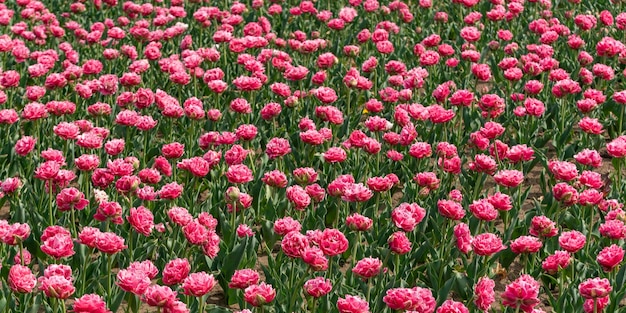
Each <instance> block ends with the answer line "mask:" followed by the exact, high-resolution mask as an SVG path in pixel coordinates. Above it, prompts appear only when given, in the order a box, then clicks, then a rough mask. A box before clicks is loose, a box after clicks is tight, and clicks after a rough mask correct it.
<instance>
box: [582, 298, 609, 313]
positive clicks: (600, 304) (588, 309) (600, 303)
mask: <svg viewBox="0 0 626 313" xmlns="http://www.w3.org/2000/svg"><path fill="white" fill-rule="evenodd" d="M608 304H609V296H606V297H603V298H593V299H587V300H585V303H584V304H583V310H584V311H585V313H594V307H595V309H596V312H604V308H605V307H606V306H607V305H608Z"/></svg>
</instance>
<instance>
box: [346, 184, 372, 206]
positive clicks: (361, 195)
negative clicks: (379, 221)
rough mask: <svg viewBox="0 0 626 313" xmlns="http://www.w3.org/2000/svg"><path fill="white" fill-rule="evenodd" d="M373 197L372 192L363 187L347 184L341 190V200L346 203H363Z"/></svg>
mask: <svg viewBox="0 0 626 313" xmlns="http://www.w3.org/2000/svg"><path fill="white" fill-rule="evenodd" d="M372 196H373V193H372V191H371V190H370V189H369V188H367V187H366V186H365V185H363V184H361V183H358V184H349V185H347V186H346V187H345V188H344V189H343V195H342V196H341V199H342V200H344V201H348V202H365V201H367V200H369V199H370V198H371V197H372Z"/></svg>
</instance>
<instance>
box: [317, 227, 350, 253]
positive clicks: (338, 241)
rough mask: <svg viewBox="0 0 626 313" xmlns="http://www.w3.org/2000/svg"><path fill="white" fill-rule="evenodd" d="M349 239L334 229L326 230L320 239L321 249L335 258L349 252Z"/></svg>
mask: <svg viewBox="0 0 626 313" xmlns="http://www.w3.org/2000/svg"><path fill="white" fill-rule="evenodd" d="M348 244H349V243H348V239H346V236H344V234H343V233H342V232H341V231H339V230H337V229H333V228H326V229H324V231H323V232H322V234H321V236H320V238H319V247H320V249H322V251H323V252H324V254H325V255H328V256H335V255H339V254H342V253H344V252H346V250H348Z"/></svg>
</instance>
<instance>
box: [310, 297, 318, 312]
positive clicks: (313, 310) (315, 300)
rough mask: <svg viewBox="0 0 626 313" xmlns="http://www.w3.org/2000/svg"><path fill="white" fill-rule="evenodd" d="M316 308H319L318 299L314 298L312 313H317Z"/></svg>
mask: <svg viewBox="0 0 626 313" xmlns="http://www.w3.org/2000/svg"><path fill="white" fill-rule="evenodd" d="M316 306H317V298H313V307H312V308H311V313H315V309H316Z"/></svg>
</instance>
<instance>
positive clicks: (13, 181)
mask: <svg viewBox="0 0 626 313" xmlns="http://www.w3.org/2000/svg"><path fill="white" fill-rule="evenodd" d="M21 187H22V181H21V180H20V178H19V177H9V178H7V179H5V180H4V181H2V183H0V190H2V192H4V193H5V194H7V195H10V194H12V193H14V192H16V191H17V190H18V189H20V188H21Z"/></svg>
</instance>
